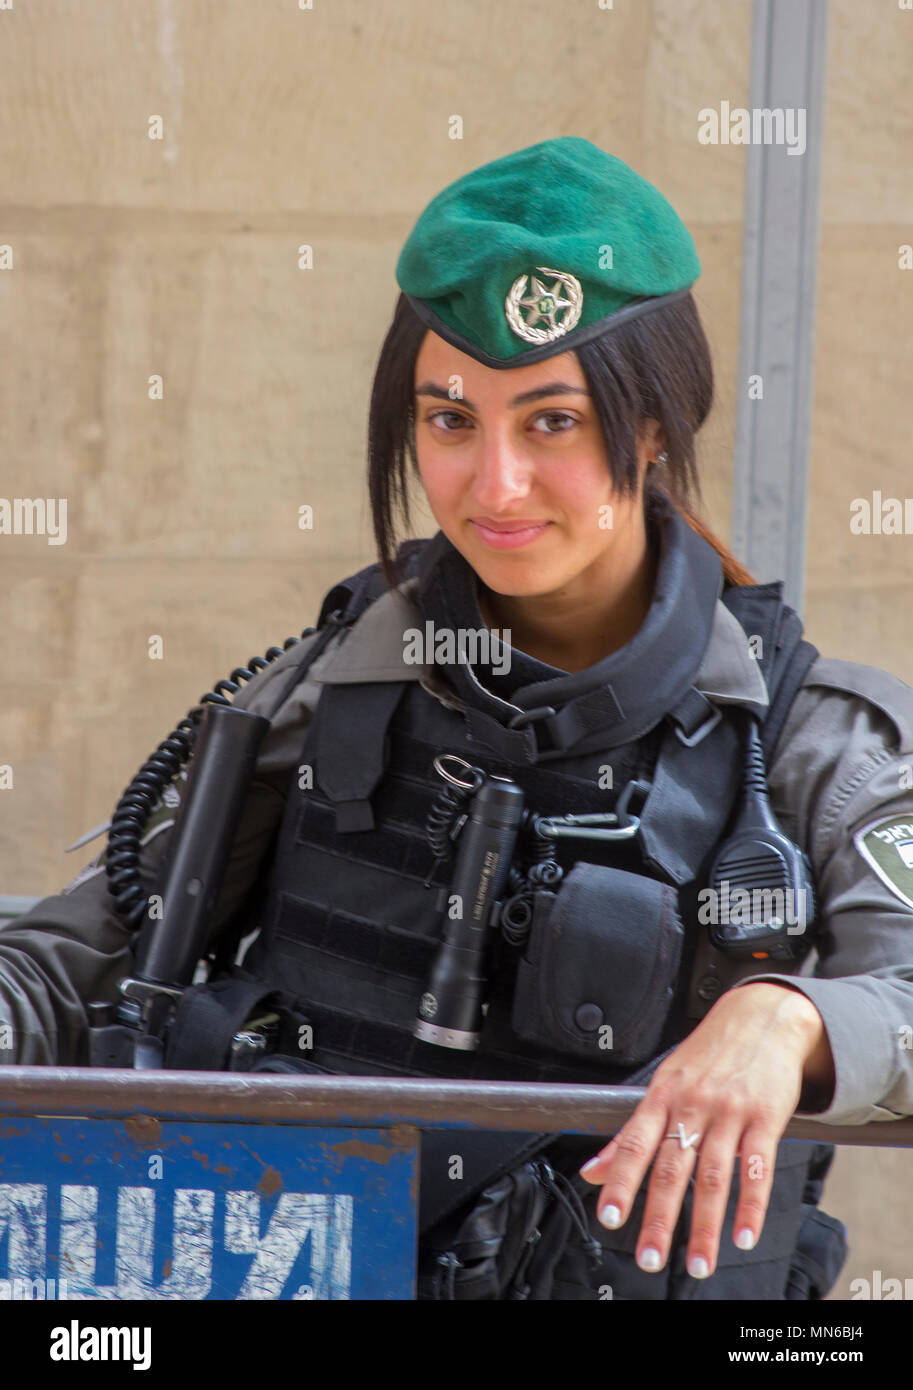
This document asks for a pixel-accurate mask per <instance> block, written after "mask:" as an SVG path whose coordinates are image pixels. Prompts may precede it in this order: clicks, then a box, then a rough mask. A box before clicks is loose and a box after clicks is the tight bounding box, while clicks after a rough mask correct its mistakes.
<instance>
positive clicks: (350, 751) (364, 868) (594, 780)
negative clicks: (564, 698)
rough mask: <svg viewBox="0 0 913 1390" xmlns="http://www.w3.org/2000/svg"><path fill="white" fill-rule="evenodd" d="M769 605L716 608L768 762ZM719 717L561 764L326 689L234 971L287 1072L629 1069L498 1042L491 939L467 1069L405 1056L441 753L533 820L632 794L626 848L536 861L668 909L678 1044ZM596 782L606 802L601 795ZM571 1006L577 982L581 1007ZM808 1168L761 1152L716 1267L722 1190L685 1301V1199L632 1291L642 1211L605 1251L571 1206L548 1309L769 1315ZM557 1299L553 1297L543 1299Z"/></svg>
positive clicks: (773, 604) (566, 848)
mask: <svg viewBox="0 0 913 1390" xmlns="http://www.w3.org/2000/svg"><path fill="white" fill-rule="evenodd" d="M372 585H373V591H374V593H376V592H377V591H378V590H379V589H380V588H381V586H382V581H380V580H379V577H378V574H377V567H376V566H373V567H368V569H366V570H365V571H362V572H361V573H360V574H359V575H358V576H354V577H353V579H352V580H350V581H346V582H345V584H343V585H342V586H337V588H336V589H334V590H333V591H332V592H331V594H330V595H328V596H327V600H326V601H325V603H324V608H323V611H322V614H321V621H323V620H324V619H325V618H326V617H327V616H328V614H329V612H330V609H331V608H333V606H334V605H338V604H339V602H340V600H344V601H345V602H344V603H343V608H342V611H339V612H337V614H336V620H337V621H341V622H342V623H343V624H344V625H347V626H349V627H351V624H352V622H353V620H354V619H356V618H357V617H358V616H359V614H360V612H361V611H362V610H363V608H364V606H365V604H366V603H367V602H368V601H369V599H370V597H371V594H372ZM781 588H782V586H781V585H780V584H779V583H773V584H767V585H755V586H746V587H743V588H736V587H733V588H729V589H727V590H725V591H724V592H723V593H722V595H721V597H722V599H723V602H724V603H725V604H726V605H727V607H728V608H729V609H730V611H731V612H732V613H733V614H734V615H735V616H736V617H737V618H738V619H739V620H740V622H741V623H742V625H743V627H744V628H745V631H746V632H747V633H751V634H757V635H760V636H762V638H763V641H762V648H761V649H762V651H763V653H764V656H763V657H762V658H761V660H760V666H761V671H762V674H763V675H764V677H765V681H766V683H767V685H768V690H769V693H770V697H771V707H770V710H769V712H768V715H767V719H766V721H765V725H764V728H763V742H764V746H765V752H766V753H767V754H768V756H769V755H770V753H771V751H772V749H773V746H774V744H775V741H776V738H777V736H778V734H779V731H780V728H781V727H782V724H783V721H784V720H785V717H786V713H787V711H788V707H789V704H790V703H791V700H792V696H793V695H794V693H795V690H796V689H797V688H798V686H799V684H800V683H801V680H802V679H803V677H804V675H805V672H806V671H807V669H808V666H809V665H810V663H811V661H812V660H813V659H814V657H815V655H817V653H816V652H815V649H814V648H812V647H811V646H810V645H809V644H808V643H804V642H802V641H801V624H800V622H799V619H798V617H797V616H796V615H795V614H794V613H793V612H792V610H791V609H789V608H787V607H786V605H784V604H783V602H782V596H781ZM708 711H709V713H708ZM736 713H737V712H736V711H731V710H729V709H726V708H725V707H723V709H722V717H720V713H718V712H717V710H716V709H715V708H712V707H710V706H709V702H707V701H706V700H705V699H704V697H703V696H701V695H700V693H699V692H698V691H696V690H693V689H692V690H691V691H689V692H688V695H687V697H686V698H684V699H683V700H681V701H679V702H678V704H677V706H676V708H675V710H673V711H671V712H670V714H669V716H668V717H667V718H666V719H664V720H662V721H660V722H659V723H658V724H657V725H656V726H655V727H653V728H652V729H650V730H649V731H648V732H647V733H646V734H645V735H644V736H642V737H641V738H639V739H637V740H635V741H634V742H633V743H631V744H629V745H623V746H621V747H615V748H612V750H611V752H610V754H609V755H607V753H606V750H605V749H604V748H599V747H598V746H596V747H594V743H596V744H598V731H596V732H595V733H594V731H593V730H592V729H591V730H589V733H587V731H586V730H585V729H584V730H583V731H582V732H583V737H582V738H579V739H578V740H577V743H578V745H579V746H580V747H583V748H588V749H589V751H584V752H581V751H578V750H577V749H575V748H570V749H568V750H567V751H564V752H562V751H561V750H560V748H559V749H556V747H555V746H554V745H555V741H556V740H555V735H556V733H558V741H559V742H560V729H559V728H558V726H557V725H555V724H551V725H549V721H548V719H547V718H546V719H544V720H541V719H540V720H538V721H537V720H530V721H521V722H520V726H519V727H517V728H515V729H503V728H495V727H494V724H493V721H491V720H487V721H486V720H480V719H478V718H474V716H473V711H472V710H464V711H461V710H457V709H453V708H449V707H447V706H445V705H444V704H442V703H441V702H440V701H439V700H437V699H436V698H435V697H434V696H433V695H431V694H430V693H429V692H428V691H426V690H425V689H424V688H423V687H422V686H421V685H420V684H419V683H418V682H406V683H399V684H398V683H396V682H392V683H391V682H386V683H381V682H378V683H372V682H370V681H369V682H365V683H362V684H356V685H352V684H342V685H334V684H333V683H332V681H328V683H327V684H325V686H324V688H323V692H322V694H321V698H320V701H319V703H318V706H317V710H316V713H315V716H314V718H313V720H312V722H311V724H310V726H309V728H308V731H307V734H306V737H305V739H304V741H303V745H302V748H301V752H300V756H299V758H298V760H297V767H296V771H295V775H294V776H293V777H292V779H291V781H290V785H289V792H288V798H287V804H286V808H285V813H284V817H283V820H282V824H281V829H280V832H279V836H278V841H277V848H276V852H275V857H274V860H273V863H272V869H271V872H270V875H269V882H268V891H267V896H266V901H265V906H264V910H263V913H262V915H261V919H260V924H261V930H260V935H259V937H258V939H257V940H256V942H255V943H254V945H253V947H252V949H251V950H250V951H249V953H248V955H247V958H246V960H245V962H244V969H245V971H246V972H249V973H250V974H251V975H253V976H254V977H255V978H256V979H257V980H259V981H261V982H262V983H263V984H264V985H265V986H268V987H269V988H271V989H275V990H281V991H283V992H284V994H285V995H286V996H289V995H293V996H295V997H296V999H297V1001H298V1003H299V1005H300V1008H301V1017H302V1018H303V1019H306V1021H307V1022H308V1024H309V1025H310V1026H311V1030H312V1031H311V1038H312V1043H313V1046H312V1048H311V1049H310V1050H308V1051H307V1052H306V1053H305V1054H304V1056H305V1057H306V1061H304V1062H302V1053H301V1052H300V1051H299V1052H298V1053H297V1055H296V1056H295V1058H294V1062H291V1061H290V1065H297V1066H299V1067H301V1068H302V1069H304V1070H317V1071H327V1072H335V1073H350V1074H364V1075H369V1074H376V1075H399V1076H423V1077H447V1078H454V1079H502V1080H521V1081H535V1080H542V1081H568V1082H597V1083H598V1082H603V1083H605V1084H616V1083H620V1082H622V1081H624V1080H625V1079H626V1078H627V1077H628V1076H630V1075H631V1074H632V1072H633V1071H634V1070H636V1069H635V1068H633V1067H632V1066H630V1065H628V1066H625V1067H619V1066H618V1064H617V1063H615V1062H613V1060H612V1055H611V1052H607V1053H605V1054H603V1055H600V1054H599V1053H598V1052H597V1051H596V1050H594V1049H589V1050H588V1051H587V1052H586V1055H581V1053H582V1050H581V1049H580V1048H577V1049H576V1051H568V1052H562V1051H561V1050H560V1049H557V1048H553V1047H550V1048H543V1047H540V1046H537V1045H535V1044H533V1043H531V1042H529V1041H525V1040H524V1039H523V1038H521V1037H519V1036H518V1035H517V1033H516V1032H515V1031H514V1029H513V1027H512V1022H511V1009H512V999H513V994H514V986H515V982H516V978H517V971H518V966H519V965H520V963H521V961H522V956H523V948H522V946H521V947H516V946H511V945H508V944H507V943H506V942H505V940H504V939H503V937H496V939H495V942H494V946H493V952H492V956H491V964H490V972H489V993H488V1007H487V1013H486V1018H485V1022H484V1026H483V1031H482V1038H481V1043H480V1046H479V1048H478V1050H477V1051H475V1052H465V1051H454V1050H451V1049H449V1048H445V1047H436V1046H433V1045H430V1044H428V1043H425V1042H421V1041H418V1040H416V1039H415V1037H414V1036H413V1029H414V1025H415V1022H416V1018H417V1013H418V1006H419V1001H420V998H421V996H422V993H423V991H424V989H425V985H426V982H427V979H428V974H429V971H430V969H431V965H432V961H433V959H434V956H435V951H436V949H437V946H438V944H439V940H440V935H441V924H442V915H443V912H444V911H445V908H446V901H447V891H448V887H449V881H450V880H449V875H450V870H451V867H452V866H451V864H450V863H449V862H446V861H444V862H442V861H440V860H438V861H435V859H434V858H433V855H432V852H431V848H430V846H429V843H428V840H427V838H426V835H425V823H426V820H427V817H428V814H429V812H430V811H431V809H432V806H433V805H434V804H435V802H436V801H437V800H438V798H439V797H440V793H441V791H442V788H443V783H442V782H441V781H440V779H439V778H438V777H437V776H436V774H435V773H434V771H433V768H432V761H433V759H434V757H435V756H436V755H438V754H441V753H444V752H452V753H456V754H458V755H459V756H461V757H463V758H465V759H466V760H467V761H469V762H471V763H473V764H474V765H477V766H480V767H482V768H483V770H484V771H485V772H486V773H488V774H493V775H500V776H509V777H510V778H512V779H513V780H514V781H515V782H516V783H517V784H518V785H520V786H521V788H522V790H523V792H524V794H525V796H526V800H527V805H528V806H529V807H530V808H531V809H533V810H534V811H537V812H539V813H541V814H547V815H549V816H558V815H564V814H566V813H581V812H589V811H601V812H604V811H607V810H612V809H613V807H614V806H615V804H616V802H617V800H618V798H619V796H620V795H621V794H622V793H623V791H624V790H625V789H626V788H629V784H631V783H634V784H635V795H634V798H633V799H632V800H631V801H630V802H629V809H631V810H634V809H638V810H639V812H640V816H641V833H640V834H639V835H638V837H637V839H636V840H629V841H626V842H624V843H616V844H609V845H605V844H600V843H598V842H594V841H589V842H581V841H565V842H562V843H560V844H559V846H558V848H557V850H556V852H555V858H556V860H557V862H558V863H559V864H560V865H561V867H562V868H563V869H564V870H565V872H567V871H568V870H570V868H571V867H572V865H573V864H574V863H575V862H578V861H582V860H585V861H587V862H590V863H597V864H603V865H606V866H609V867H614V868H620V869H625V870H627V871H629V872H633V873H637V874H643V875H647V876H650V877H652V878H655V879H659V880H660V881H662V882H664V883H667V884H669V885H672V887H674V889H675V890H677V892H678V898H679V904H680V910H681V916H682V921H683V925H684V930H685V943H684V950H683V953H682V963H681V969H680V972H679V977H678V988H677V989H676V991H675V997H674V1000H673V1001H672V1005H671V1007H670V1010H669V1014H668V1019H667V1022H666V1025H665V1028H664V1031H663V1035H662V1038H661V1041H660V1044H659V1050H660V1051H662V1050H663V1049H664V1048H666V1047H668V1046H669V1045H671V1044H674V1043H675V1042H676V1041H679V1040H680V1039H681V1038H683V1037H684V1036H686V1035H687V1033H688V1032H689V1031H690V1029H691V1028H692V1027H693V1026H694V1024H695V1022H696V1020H695V1018H694V1017H691V1018H689V1016H688V996H689V982H690V972H691V965H692V961H693V959H694V951H695V947H696V944H697V932H698V927H697V925H696V921H695V913H694V896H695V894H696V892H697V890H698V888H699V887H700V885H701V883H702V876H703V875H705V874H706V872H707V869H708V867H709V863H710V861H711V860H712V857H713V855H714V853H715V850H716V848H717V846H718V845H719V843H720V842H721V839H722V838H723V836H724V832H725V830H726V827H727V825H728V824H729V822H730V820H731V817H732V814H733V810H734V808H735V806H736V804H737V802H738V798H739V791H740V786H741V768H742V758H741V739H740V732H739V730H740V727H741V726H740V725H739V723H738V720H737V718H736V717H735V716H736ZM549 730H551V732H549ZM572 738H573V735H572ZM607 764H608V765H609V766H611V768H612V778H611V784H612V787H613V788H614V790H606V789H604V787H605V776H604V770H605V767H606V765H607ZM302 769H304V772H303V774H302V771H301V770H302ZM308 770H310V771H308ZM601 774H602V775H601ZM644 789H646V796H645V791H644ZM628 795H629V796H630V789H629V792H628ZM703 930H704V931H706V928H704V929H703ZM585 986H586V981H585V979H584V978H582V979H581V990H582V997H583V1000H584V1001H585V999H586V997H587V994H588V991H587V989H586V987H585ZM438 1137H439V1136H438ZM432 1138H433V1136H423V1190H424V1186H425V1183H426V1181H428V1182H430V1181H431V1177H432V1174H431V1171H430V1165H429V1164H427V1163H426V1161H425V1156H426V1142H425V1141H427V1146H428V1148H427V1151H428V1152H432V1151H433V1144H432V1142H431V1141H432ZM594 1148H595V1145H594V1142H593V1141H592V1140H586V1139H580V1138H571V1137H568V1136H564V1137H562V1138H561V1139H559V1140H558V1141H556V1143H555V1145H554V1146H553V1149H552V1154H553V1158H555V1156H557V1158H556V1161H557V1160H558V1158H560V1159H563V1160H566V1162H567V1163H568V1165H569V1167H568V1168H567V1171H569V1172H573V1171H574V1170H575V1169H576V1167H577V1166H579V1163H580V1162H582V1161H583V1160H584V1159H585V1158H586V1157H587V1156H589V1154H591V1153H592V1152H593V1150H594ZM438 1149H440V1145H438ZM828 1152H829V1150H828V1149H827V1148H826V1147H825V1146H822V1145H818V1146H812V1145H809V1144H800V1143H796V1142H795V1141H787V1142H783V1143H781V1144H780V1146H779V1153H778V1160H777V1170H776V1174H775V1182H774V1191H773V1195H772V1198H771V1203H770V1208H769V1214H768V1217H767V1221H766V1223H765V1227H764V1230H763V1232H762V1236H761V1240H760V1242H759V1244H758V1246H757V1247H756V1249H755V1250H754V1251H751V1252H747V1253H744V1252H741V1251H738V1250H736V1249H735V1247H734V1246H732V1244H731V1236H730V1237H727V1231H728V1230H730V1229H731V1223H732V1219H733V1217H734V1210H735V1202H736V1199H737V1195H738V1179H737V1177H736V1179H735V1180H734V1182H733V1190H732V1193H731V1196H730V1204H729V1212H728V1215H727V1223H728V1225H727V1226H726V1227H724V1235H723V1239H722V1242H721V1250H720V1255H719V1266H718V1269H717V1271H716V1272H715V1274H714V1275H713V1276H712V1277H711V1278H710V1279H708V1280H702V1281H697V1280H693V1279H691V1278H690V1277H689V1276H688V1275H687V1273H686V1272H685V1270H684V1266H683V1259H684V1250H685V1245H686V1243H687V1214H688V1212H689V1210H690V1198H689V1199H688V1200H686V1204H685V1209H684V1214H683V1220H682V1224H681V1226H680V1230H679V1233H678V1236H677V1238H676V1243H675V1245H674V1248H673V1253H672V1255H671V1256H670V1260H669V1262H668V1265H667V1268H666V1269H665V1270H664V1271H663V1272H662V1273H661V1274H659V1275H648V1274H645V1273H643V1272H642V1271H640V1270H639V1269H638V1268H637V1266H636V1263H635V1262H634V1259H633V1249H634V1245H635V1243H636V1240H637V1237H638V1231H639V1218H638V1217H637V1212H638V1211H639V1210H642V1205H643V1199H644V1191H642V1192H641V1194H640V1196H639V1198H638V1205H637V1206H636V1207H635V1212H634V1214H632V1217H631V1218H630V1219H629V1221H628V1222H627V1223H626V1225H625V1226H624V1227H623V1228H622V1229H621V1230H620V1231H617V1232H609V1231H607V1230H605V1229H604V1228H602V1227H601V1226H599V1225H598V1224H597V1223H596V1221H595V1200H596V1190H595V1189H594V1190H592V1192H591V1193H590V1194H589V1196H588V1198H587V1210H588V1214H589V1218H590V1223H591V1227H592V1230H593V1233H594V1234H596V1235H597V1236H598V1239H599V1241H600V1243H601V1245H602V1246H603V1255H604V1259H603V1266H602V1269H601V1271H600V1273H599V1274H598V1276H597V1277H596V1280H595V1283H593V1281H592V1278H591V1276H590V1275H589V1274H587V1275H586V1276H584V1275H582V1274H581V1273H580V1272H579V1271H577V1272H575V1271H574V1269H573V1268H572V1267H570V1266H569V1268H568V1270H567V1271H565V1275H564V1276H563V1277H564V1283H565V1291H564V1292H560V1291H559V1292H558V1293H556V1296H557V1297H562V1298H592V1297H594V1296H596V1295H595V1294H594V1288H596V1287H604V1286H610V1287H611V1288H612V1290H613V1295H612V1296H614V1297H616V1298H626V1297H633V1298H651V1299H656V1298H659V1299H669V1298H674V1299H680V1298H708V1297H709V1298H751V1299H778V1298H783V1297H785V1296H787V1295H786V1294H785V1292H784V1290H785V1289H786V1287H787V1283H788V1280H789V1278H790V1270H791V1267H792V1266H793V1254H794V1249H795V1247H796V1242H797V1237H798V1233H799V1229H800V1218H801V1217H802V1215H803V1212H807V1211H811V1210H813V1208H812V1207H808V1206H806V1207H803V1200H806V1201H807V1200H808V1174H809V1162H810V1159H811V1158H814V1159H815V1160H816V1161H817V1163H818V1166H819V1169H820V1167H821V1163H822V1160H823V1159H826V1158H827V1156H828ZM830 1152H832V1151H830ZM824 1166H825V1167H826V1163H825V1165H824ZM825 1219H826V1220H829V1218H825ZM793 1277H795V1274H793ZM561 1283H562V1280H561V1278H559V1280H558V1287H559V1289H560V1286H561ZM789 1296H803V1295H801V1294H799V1295H797V1294H791V1295H789Z"/></svg>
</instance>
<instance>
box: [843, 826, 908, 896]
mask: <svg viewBox="0 0 913 1390" xmlns="http://www.w3.org/2000/svg"><path fill="white" fill-rule="evenodd" d="M853 843H854V844H855V846H856V848H857V849H858V851H859V853H860V854H861V855H862V857H863V859H864V860H865V861H866V863H867V864H868V865H869V867H870V868H872V869H874V870H875V873H876V874H877V875H878V877H879V878H880V879H881V881H882V883H884V884H886V885H887V887H888V888H890V890H891V892H892V893H893V894H894V896H895V897H896V898H900V901H901V902H902V903H906V905H907V907H911V908H913V810H911V811H910V812H909V814H908V815H907V816H906V817H905V816H904V814H903V813H901V814H900V815H895V816H882V817H881V818H880V819H879V820H873V821H869V823H868V825H864V826H863V827H862V829H861V830H857V831H856V834H855V835H854V836H853Z"/></svg>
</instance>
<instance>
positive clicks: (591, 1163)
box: [580, 1154, 602, 1173]
mask: <svg viewBox="0 0 913 1390" xmlns="http://www.w3.org/2000/svg"><path fill="white" fill-rule="evenodd" d="M601 1162H602V1159H601V1158H600V1156H599V1154H597V1155H596V1157H595V1158H591V1159H589V1160H588V1161H587V1162H586V1163H584V1165H583V1167H582V1168H581V1169H580V1172H581V1173H588V1172H589V1171H590V1169H591V1168H595V1167H596V1165H597V1163H601Z"/></svg>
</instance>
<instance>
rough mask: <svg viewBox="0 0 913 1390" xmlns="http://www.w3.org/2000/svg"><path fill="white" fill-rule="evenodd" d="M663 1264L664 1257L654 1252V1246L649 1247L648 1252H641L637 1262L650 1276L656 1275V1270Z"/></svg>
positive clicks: (656, 1251)
mask: <svg viewBox="0 0 913 1390" xmlns="http://www.w3.org/2000/svg"><path fill="white" fill-rule="evenodd" d="M662 1262H663V1259H662V1255H660V1253H659V1251H658V1250H654V1249H653V1247H652V1245H648V1246H647V1248H646V1250H642V1251H641V1252H640V1256H639V1258H638V1261H637V1263H638V1264H639V1265H640V1267H641V1269H645V1270H647V1272H648V1273H649V1274H655V1272H656V1270H658V1269H659V1267H660V1265H661V1264H662Z"/></svg>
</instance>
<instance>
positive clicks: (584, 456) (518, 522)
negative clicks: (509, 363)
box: [415, 331, 661, 597]
mask: <svg viewBox="0 0 913 1390" xmlns="http://www.w3.org/2000/svg"><path fill="white" fill-rule="evenodd" d="M415 391H416V398H415V442H416V451H417V457H418V466H419V472H420V474H421V479H422V483H423V485H424V488H425V492H426V494H427V497H428V503H429V506H430V508H431V511H432V513H433V515H434V518H435V520H436V521H437V524H438V526H439V527H440V528H441V530H442V531H443V532H444V534H445V536H447V538H448V540H449V541H450V542H451V544H452V545H454V546H455V547H456V549H457V550H459V551H460V553H461V554H462V555H463V556H464V558H465V559H466V560H467V561H468V562H469V564H470V565H471V566H472V568H473V569H474V570H475V572H476V573H477V574H478V576H479V578H480V579H481V580H482V582H483V584H485V585H486V586H487V587H488V588H489V589H492V590H494V592H495V593H499V594H504V595H513V596H517V597H520V596H530V597H532V596H537V595H543V594H549V593H555V592H556V591H559V590H560V591H563V592H564V593H565V594H567V593H569V592H572V591H574V590H575V589H576V587H577V586H576V584H575V581H579V582H580V583H583V584H588V583H589V582H591V581H593V580H596V581H599V580H600V579H602V578H604V577H605V576H606V575H607V574H610V573H611V571H612V570H613V569H617V568H624V567H625V566H628V565H630V563H631V558H632V555H633V554H634V553H635V552H640V551H641V550H642V549H643V548H644V547H645V545H646V541H645V535H644V529H643V512H642V495H641V488H642V482H643V471H644V469H645V467H646V462H647V459H649V458H655V456H656V454H655V451H656V449H657V448H659V447H661V445H660V444H659V443H658V442H657V438H656V426H655V422H648V424H649V428H648V429H647V430H646V431H645V435H644V437H643V438H642V440H641V442H640V444H639V446H638V453H639V462H640V464H641V468H640V472H639V484H638V489H637V493H636V495H634V496H629V497H626V498H622V497H620V496H619V495H618V494H617V493H615V491H614V490H613V487H612V479H611V476H610V474H609V466H608V459H607V456H606V448H605V441H604V439H603V435H602V430H601V428H600V424H599V418H598V416H597V414H596V408H595V405H594V403H593V400H592V398H591V396H590V395H589V392H588V387H587V382H586V378H585V376H584V374H583V369H582V368H581V366H580V363H579V361H578V360H577V356H576V354H575V353H573V352H565V353H562V354H560V355H556V356H554V357H550V358H548V359H547V360H546V361H544V362H538V363H536V364H534V365H533V366H525V367H516V368H508V369H506V370H496V369H494V368H491V367H484V366H482V364H481V363H480V362H477V361H476V360H475V358H472V357H468V356H467V355H466V354H465V353H463V352H460V351H459V350H458V349H457V348H455V347H451V345H450V344H449V343H447V342H445V341H444V340H443V339H442V338H439V337H438V336H437V334H435V333H432V332H430V331H429V332H428V333H426V335H425V338H424V340H423V342H422V346H421V348H420V350H419V354H418V357H417V359H416V365H415Z"/></svg>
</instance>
